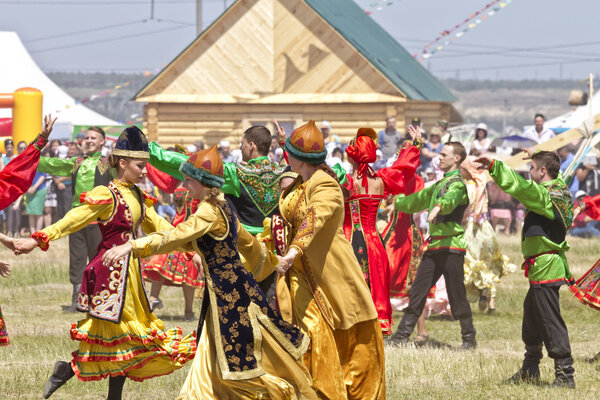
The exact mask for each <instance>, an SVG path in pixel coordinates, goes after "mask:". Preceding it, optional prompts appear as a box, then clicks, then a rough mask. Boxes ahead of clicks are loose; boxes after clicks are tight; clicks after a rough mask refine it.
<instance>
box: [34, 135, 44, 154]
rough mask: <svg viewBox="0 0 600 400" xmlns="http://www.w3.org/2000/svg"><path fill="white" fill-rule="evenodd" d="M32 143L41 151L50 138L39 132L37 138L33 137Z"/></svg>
mask: <svg viewBox="0 0 600 400" xmlns="http://www.w3.org/2000/svg"><path fill="white" fill-rule="evenodd" d="M31 144H32V145H33V147H35V148H36V149H38V150H39V151H42V149H43V148H44V147H46V145H47V144H48V138H45V137H43V136H42V135H41V134H39V135H37V137H36V138H35V139H33V142H31Z"/></svg>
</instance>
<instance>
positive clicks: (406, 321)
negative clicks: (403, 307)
mask: <svg viewBox="0 0 600 400" xmlns="http://www.w3.org/2000/svg"><path fill="white" fill-rule="evenodd" d="M418 319H419V316H418V315H414V314H409V313H406V312H405V313H404V315H403V316H402V319H401V320H400V324H399V325H398V330H397V331H396V333H394V334H393V335H392V336H391V337H390V340H389V341H388V343H390V344H395V345H405V344H408V338H409V337H410V335H411V334H412V332H413V331H414V330H415V325H416V324H417V320H418Z"/></svg>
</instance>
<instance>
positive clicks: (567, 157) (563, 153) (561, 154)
mask: <svg viewBox="0 0 600 400" xmlns="http://www.w3.org/2000/svg"><path fill="white" fill-rule="evenodd" d="M556 153H557V154H558V158H560V172H564V170H565V169H567V167H568V166H569V164H571V162H572V161H573V153H571V146H570V145H566V146H563V147H561V148H560V149H558V150H557V151H556Z"/></svg>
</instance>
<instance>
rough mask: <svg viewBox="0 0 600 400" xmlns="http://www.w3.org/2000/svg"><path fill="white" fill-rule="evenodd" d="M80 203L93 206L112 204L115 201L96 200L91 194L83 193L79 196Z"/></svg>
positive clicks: (108, 199) (110, 199)
mask: <svg viewBox="0 0 600 400" xmlns="http://www.w3.org/2000/svg"><path fill="white" fill-rule="evenodd" d="M79 202H80V203H88V204H92V205H98V204H112V202H113V199H112V198H106V199H94V198H92V197H90V195H89V192H83V193H81V195H80V196H79Z"/></svg>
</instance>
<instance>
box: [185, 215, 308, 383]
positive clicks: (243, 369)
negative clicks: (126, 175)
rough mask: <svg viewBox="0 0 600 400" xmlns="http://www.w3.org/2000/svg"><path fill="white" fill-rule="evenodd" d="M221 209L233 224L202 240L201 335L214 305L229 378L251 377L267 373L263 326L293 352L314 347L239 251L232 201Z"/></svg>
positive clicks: (214, 319) (223, 368)
mask: <svg viewBox="0 0 600 400" xmlns="http://www.w3.org/2000/svg"><path fill="white" fill-rule="evenodd" d="M221 212H222V215H223V217H224V218H225V220H226V221H227V224H228V230H227V232H226V233H225V234H224V235H222V236H221V237H217V236H215V235H213V234H207V235H205V236H203V237H201V238H199V239H198V240H197V241H196V244H197V247H198V249H199V250H200V251H201V252H202V254H203V255H204V259H205V261H206V264H205V266H204V268H205V275H206V289H207V290H206V292H205V295H204V299H203V301H202V309H201V312H200V321H199V323H198V331H197V332H198V337H200V335H201V332H202V328H203V325H204V319H205V318H206V316H207V315H208V314H207V311H208V307H210V308H211V313H210V315H211V318H212V322H213V323H212V325H213V328H214V329H215V332H210V333H209V334H212V335H214V337H215V341H216V347H217V348H216V350H217V358H218V360H219V366H220V368H221V373H222V374H223V377H224V378H225V379H249V378H251V377H255V376H259V375H261V374H262V373H264V371H263V369H262V367H261V366H260V355H259V354H260V351H261V349H260V340H261V339H260V337H261V336H260V335H261V333H260V326H259V325H258V322H260V323H261V325H262V326H263V327H264V328H266V329H268V330H269V331H271V332H272V333H273V336H274V337H275V338H276V339H277V341H278V342H279V343H280V344H281V345H282V346H283V348H284V349H286V350H287V351H288V352H289V353H290V354H291V355H292V356H294V357H295V358H299V357H300V356H301V355H302V354H303V353H304V352H305V351H306V347H307V346H308V343H307V339H308V338H306V339H305V337H304V335H303V334H302V333H301V332H300V330H299V329H298V328H296V327H294V326H293V325H291V324H289V323H287V322H285V321H284V320H283V319H282V318H281V315H280V314H279V312H277V311H276V310H274V309H273V308H272V307H271V306H270V305H269V303H268V302H267V298H266V295H265V294H264V293H263V292H262V290H261V289H260V288H259V286H258V284H257V282H256V281H255V280H254V277H253V276H252V274H251V273H250V272H248V270H247V269H246V268H245V267H244V266H243V264H242V261H241V260H240V257H239V254H238V249H237V235H238V233H237V220H236V217H235V215H234V214H233V213H232V211H231V209H230V208H229V206H228V205H227V204H224V205H223V206H222V208H221Z"/></svg>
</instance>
